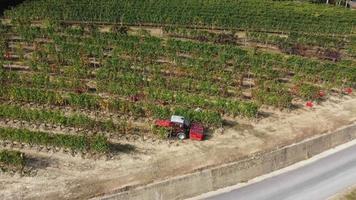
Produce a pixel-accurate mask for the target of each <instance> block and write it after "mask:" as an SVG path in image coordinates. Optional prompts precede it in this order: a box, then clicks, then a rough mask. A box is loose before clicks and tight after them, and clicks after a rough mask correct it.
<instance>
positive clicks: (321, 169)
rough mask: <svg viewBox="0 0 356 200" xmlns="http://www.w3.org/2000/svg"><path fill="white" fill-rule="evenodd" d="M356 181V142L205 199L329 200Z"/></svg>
mask: <svg viewBox="0 0 356 200" xmlns="http://www.w3.org/2000/svg"><path fill="white" fill-rule="evenodd" d="M355 184H356V145H353V146H351V147H348V148H346V149H343V150H341V151H338V152H336V153H334V154H331V155H329V156H327V157H324V158H321V159H319V160H316V161H315V162H312V163H310V164H307V165H305V166H302V167H300V168H297V169H294V170H291V171H288V172H285V173H282V174H279V175H277V176H273V177H270V178H267V179H264V180H262V181H260V182H256V183H252V184H250V185H247V186H245V187H241V188H238V189H235V190H232V191H229V192H226V193H221V194H218V195H216V196H212V197H209V198H205V199H211V200H325V199H328V198H329V197H331V196H333V195H335V194H337V193H338V192H340V191H342V190H344V189H346V188H347V187H349V186H352V185H355Z"/></svg>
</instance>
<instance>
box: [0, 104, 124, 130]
mask: <svg viewBox="0 0 356 200" xmlns="http://www.w3.org/2000/svg"><path fill="white" fill-rule="evenodd" d="M0 118H5V119H19V120H24V121H28V122H47V123H51V124H58V125H63V126H67V127H78V128H85V129H87V130H91V129H98V130H101V131H110V132H120V133H126V131H128V130H127V129H128V128H127V125H126V123H125V122H121V123H116V124H115V123H114V122H112V121H111V120H107V121H96V120H93V119H91V118H89V117H87V116H86V115H83V114H78V113H77V114H71V115H68V114H65V113H63V112H60V111H49V110H46V109H26V108H24V107H20V106H12V105H0Z"/></svg>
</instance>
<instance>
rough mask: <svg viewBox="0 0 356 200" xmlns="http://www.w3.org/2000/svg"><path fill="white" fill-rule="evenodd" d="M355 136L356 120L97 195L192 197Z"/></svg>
mask: <svg viewBox="0 0 356 200" xmlns="http://www.w3.org/2000/svg"><path fill="white" fill-rule="evenodd" d="M355 138H356V124H353V125H350V126H347V127H343V128H342V129H339V130H337V131H334V132H332V133H327V134H324V135H321V136H318V137H314V138H309V139H307V140H304V141H302V142H299V143H296V144H292V145H289V146H286V147H283V148H280V149H277V150H274V151H270V152H266V153H258V154H255V155H252V156H251V157H250V158H247V159H244V160H240V161H236V162H233V163H229V164H225V165H221V166H218V167H213V168H208V169H204V170H202V171H199V172H194V173H192V174H187V175H184V176H179V177H175V178H171V179H168V180H164V181H161V182H157V183H152V184H149V185H146V186H141V187H137V188H131V189H129V190H127V191H124V192H120V193H117V194H113V195H108V196H105V197H100V198H97V199H110V200H111V199H115V200H121V199H122V200H127V199H132V200H142V199H145V200H150V199H152V200H166V199H169V200H170V199H173V200H176V199H184V198H189V197H193V196H197V195H199V194H202V193H206V192H209V191H213V190H217V189H219V188H224V187H227V186H231V185H235V184H237V183H240V182H244V181H247V180H250V179H252V178H255V177H257V176H261V175H263V174H267V173H270V172H272V171H275V170H278V169H281V168H284V167H287V166H289V165H292V164H294V163H296V162H299V161H302V160H305V159H307V158H310V157H312V156H314V155H317V154H319V153H321V152H323V151H326V150H328V149H330V148H333V147H335V146H337V145H340V144H343V143H346V142H349V141H351V140H353V139H355Z"/></svg>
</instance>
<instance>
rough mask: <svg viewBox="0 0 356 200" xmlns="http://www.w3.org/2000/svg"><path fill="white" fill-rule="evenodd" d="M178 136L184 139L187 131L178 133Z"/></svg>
mask: <svg viewBox="0 0 356 200" xmlns="http://www.w3.org/2000/svg"><path fill="white" fill-rule="evenodd" d="M177 137H178V139H180V140H184V139H185V138H186V137H187V136H186V135H185V133H183V132H181V133H178V134H177Z"/></svg>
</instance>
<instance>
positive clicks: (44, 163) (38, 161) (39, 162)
mask: <svg viewBox="0 0 356 200" xmlns="http://www.w3.org/2000/svg"><path fill="white" fill-rule="evenodd" d="M57 163H58V162H57V161H56V160H53V159H50V158H47V157H37V156H36V157H34V156H26V167H28V168H30V169H34V170H39V169H46V168H48V167H49V166H54V165H57Z"/></svg>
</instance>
